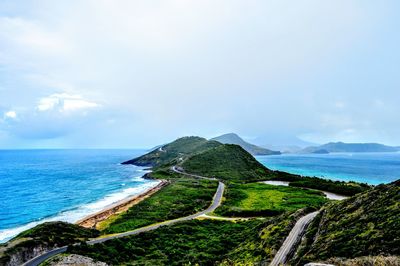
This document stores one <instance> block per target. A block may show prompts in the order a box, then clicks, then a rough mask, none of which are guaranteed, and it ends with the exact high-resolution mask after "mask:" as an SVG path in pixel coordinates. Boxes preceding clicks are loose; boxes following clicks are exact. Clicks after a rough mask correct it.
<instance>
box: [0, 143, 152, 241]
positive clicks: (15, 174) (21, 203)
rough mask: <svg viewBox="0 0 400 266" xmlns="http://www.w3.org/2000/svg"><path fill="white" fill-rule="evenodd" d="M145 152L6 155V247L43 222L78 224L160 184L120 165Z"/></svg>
mask: <svg viewBox="0 0 400 266" xmlns="http://www.w3.org/2000/svg"><path fill="white" fill-rule="evenodd" d="M144 152H145V151H143V150H0V195H1V196H0V197H1V200H0V242H4V241H6V240H8V239H9V238H10V237H13V236H15V235H16V234H18V233H19V232H21V231H23V230H26V229H28V228H31V227H33V226H35V225H37V224H38V223H41V222H45V221H53V220H62V221H68V222H76V221H77V220H79V219H82V218H83V217H86V216H87V215H88V214H91V213H95V212H97V211H100V210H102V209H103V208H104V207H106V206H108V205H110V204H112V203H115V202H117V201H119V200H122V199H124V198H126V197H128V196H131V195H135V194H138V193H141V192H143V191H144V190H146V189H148V188H149V187H152V186H154V185H155V184H156V183H157V181H151V180H145V179H143V178H141V177H142V176H143V175H144V173H145V171H144V170H143V168H141V167H136V166H132V165H121V164H120V163H121V162H123V161H125V160H128V159H131V158H133V157H136V156H138V155H141V154H143V153H144Z"/></svg>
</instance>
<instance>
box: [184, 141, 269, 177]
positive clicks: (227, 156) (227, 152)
mask: <svg viewBox="0 0 400 266" xmlns="http://www.w3.org/2000/svg"><path fill="white" fill-rule="evenodd" d="M182 167H183V168H184V169H185V171H187V172H188V173H193V174H199V175H203V176H208V177H216V178H219V179H221V180H224V181H227V182H250V181H256V180H265V179H269V178H271V177H272V176H273V175H274V174H273V171H270V170H268V169H267V168H266V167H265V166H263V165H262V164H261V163H259V162H258V161H257V160H256V159H255V158H254V157H253V156H252V155H251V154H250V153H248V152H246V151H245V150H244V149H243V148H242V147H240V146H238V145H232V144H224V145H220V146H218V147H216V148H212V149H208V150H206V151H204V152H202V153H199V154H196V155H193V156H192V157H190V158H189V159H187V160H185V161H184V162H183V164H182Z"/></svg>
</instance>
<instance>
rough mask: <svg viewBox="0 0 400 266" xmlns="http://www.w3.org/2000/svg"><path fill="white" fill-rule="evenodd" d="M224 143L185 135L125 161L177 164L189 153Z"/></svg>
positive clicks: (144, 164)
mask: <svg viewBox="0 0 400 266" xmlns="http://www.w3.org/2000/svg"><path fill="white" fill-rule="evenodd" d="M220 145H222V144H221V143H219V142H217V141H208V140H206V139H205V138H200V137H183V138H179V139H177V140H175V141H173V142H171V143H169V144H166V145H164V146H161V147H160V148H157V149H155V150H153V151H151V152H149V153H147V154H145V155H142V156H140V157H137V158H135V159H132V160H129V161H126V162H123V164H134V165H138V166H148V167H158V166H162V165H169V164H175V163H177V162H179V161H180V160H181V159H185V158H186V157H187V156H189V155H193V154H196V153H199V152H202V151H205V150H207V149H210V148H213V147H217V146H220Z"/></svg>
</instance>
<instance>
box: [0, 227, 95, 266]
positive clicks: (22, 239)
mask: <svg viewBox="0 0 400 266" xmlns="http://www.w3.org/2000/svg"><path fill="white" fill-rule="evenodd" d="M99 235H100V233H99V231H97V230H94V229H86V228H83V227H80V226H78V225H75V224H70V223H65V222H49V223H44V224H40V225H38V226H36V227H34V228H32V229H29V230H26V231H24V232H22V233H21V234H19V235H18V236H16V237H15V238H13V239H12V240H10V241H8V242H7V243H5V244H0V265H21V264H22V263H23V262H25V261H27V260H29V259H31V258H33V257H35V256H37V255H38V253H39V252H42V251H43V250H50V249H53V248H54V247H62V246H65V245H69V244H74V243H76V242H80V241H84V240H87V239H89V238H93V237H97V236H99Z"/></svg>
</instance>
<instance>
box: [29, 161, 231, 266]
mask: <svg viewBox="0 0 400 266" xmlns="http://www.w3.org/2000/svg"><path fill="white" fill-rule="evenodd" d="M171 170H173V171H175V172H177V173H180V174H185V175H189V176H193V177H196V178H202V179H208V180H217V179H215V178H208V177H203V176H197V175H191V174H187V173H184V172H182V171H180V170H178V169H176V168H175V166H174V167H172V168H171ZM224 190H225V185H224V183H222V182H218V188H217V191H216V192H215V194H214V197H213V200H212V203H211V205H210V206H209V207H208V208H207V209H205V210H204V211H201V212H198V213H195V214H192V215H189V216H186V217H181V218H177V219H173V220H168V221H165V222H161V223H157V224H153V225H149V226H145V227H141V228H138V229H135V230H132V231H128V232H124V233H120V234H114V235H110V236H107V237H103V238H96V239H93V240H89V241H87V242H86V243H87V244H91V245H93V244H97V243H103V242H106V241H108V240H110V239H115V238H121V237H125V236H131V235H137V234H140V233H143V232H147V231H151V230H155V229H157V228H160V227H161V226H165V225H172V224H175V223H178V222H183V221H189V220H193V219H196V218H198V217H199V216H203V215H205V214H207V213H210V212H213V211H215V209H216V208H218V206H219V205H220V204H221V201H222V196H223V194H224ZM65 251H67V246H64V247H60V248H56V249H52V250H50V251H48V252H46V253H44V254H42V255H39V256H37V257H35V258H33V259H31V260H29V261H27V262H25V263H24V264H22V265H23V266H37V265H39V264H40V263H42V262H44V261H45V260H47V259H49V258H51V257H53V256H55V255H57V254H60V253H64V252H65Z"/></svg>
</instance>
